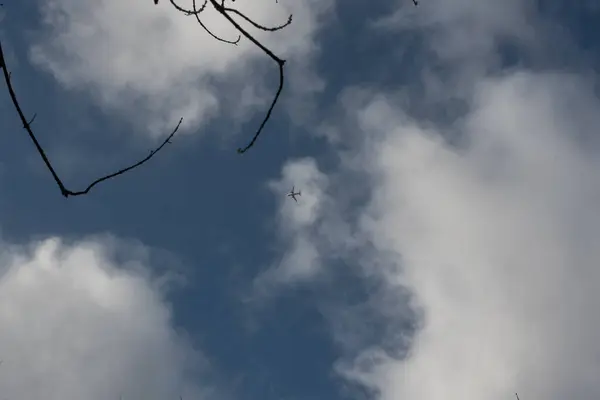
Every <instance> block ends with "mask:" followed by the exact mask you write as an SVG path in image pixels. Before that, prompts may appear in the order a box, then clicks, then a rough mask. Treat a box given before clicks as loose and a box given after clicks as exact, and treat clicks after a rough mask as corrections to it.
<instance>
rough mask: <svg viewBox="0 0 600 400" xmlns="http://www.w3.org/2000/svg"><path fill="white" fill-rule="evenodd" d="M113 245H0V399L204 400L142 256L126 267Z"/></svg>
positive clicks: (196, 372) (197, 365)
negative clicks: (194, 399) (172, 399)
mask: <svg viewBox="0 0 600 400" xmlns="http://www.w3.org/2000/svg"><path fill="white" fill-rule="evenodd" d="M119 246H120V245H119V244H118V242H117V241H115V240H112V241H111V240H108V241H107V240H87V241H80V242H76V243H70V244H69V243H65V242H63V241H61V240H59V239H57V238H50V239H46V240H43V241H40V242H36V243H33V244H32V245H30V246H29V247H28V248H23V247H16V246H10V245H7V244H6V243H3V244H2V247H3V248H2V250H1V251H0V255H1V257H0V259H1V266H0V325H1V326H2V329H1V330H0V359H1V360H2V361H3V363H2V365H0V386H1V387H2V395H3V397H5V398H11V399H17V398H30V399H36V398H46V399H77V398H82V399H83V398H85V399H91V400H93V399H98V400H100V399H111V398H112V399H118V398H119V396H120V395H122V396H123V398H124V399H127V398H144V399H157V400H158V399H161V400H162V399H167V398H179V397H178V396H179V395H182V396H183V398H205V396H206V398H208V394H209V393H208V392H209V391H211V390H212V389H211V388H210V387H209V386H208V385H206V386H203V385H204V384H203V383H202V382H201V381H199V380H198V377H202V376H203V375H202V374H203V373H204V372H206V371H205V369H206V367H207V365H206V361H205V360H204V359H203V358H202V356H201V354H200V353H198V352H197V351H196V350H194V349H193V348H192V346H191V345H190V343H189V342H187V341H186V340H185V337H183V336H182V335H181V334H180V333H178V332H176V331H175V329H174V328H173V326H172V320H171V311H170V309H169V307H168V305H167V304H166V303H165V301H164V299H163V295H162V292H161V287H162V286H161V284H160V282H157V281H156V280H154V279H152V278H151V275H150V274H149V273H148V270H147V267H146V266H144V265H143V264H141V263H142V262H144V260H143V259H142V260H141V261H140V259H139V258H138V256H139V255H140V254H143V253H144V251H142V252H141V253H140V249H139V248H138V249H137V250H135V249H134V250H135V253H134V254H133V256H134V258H132V259H128V257H129V256H131V255H132V253H131V251H130V250H131V249H128V250H127V251H126V252H125V253H123V252H124V249H123V248H121V249H119ZM142 250H143V249H142ZM121 253H123V254H121ZM118 259H122V260H121V261H118ZM144 271H145V272H144ZM202 379H204V378H202ZM213 397H214V393H213V394H212V396H211V398H213Z"/></svg>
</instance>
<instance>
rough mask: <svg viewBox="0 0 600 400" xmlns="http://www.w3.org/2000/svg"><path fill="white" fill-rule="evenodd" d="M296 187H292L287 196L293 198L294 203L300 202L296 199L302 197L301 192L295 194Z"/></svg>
mask: <svg viewBox="0 0 600 400" xmlns="http://www.w3.org/2000/svg"><path fill="white" fill-rule="evenodd" d="M294 188H295V187H294V186H292V190H291V191H290V192H289V193H288V194H287V195H288V197H291V198H292V199H294V201H295V202H296V203H297V202H298V200H297V199H296V196H302V193H301V192H300V191H297V192H296V193H294Z"/></svg>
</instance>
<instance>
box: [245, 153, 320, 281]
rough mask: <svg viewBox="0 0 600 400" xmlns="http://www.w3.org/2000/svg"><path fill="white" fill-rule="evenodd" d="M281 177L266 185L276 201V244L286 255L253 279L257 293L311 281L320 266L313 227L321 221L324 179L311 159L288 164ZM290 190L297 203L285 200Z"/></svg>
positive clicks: (288, 199)
mask: <svg viewBox="0 0 600 400" xmlns="http://www.w3.org/2000/svg"><path fill="white" fill-rule="evenodd" d="M282 175H283V177H282V179H280V180H278V181H273V182H270V183H269V188H270V189H271V190H272V191H273V193H274V194H275V195H276V196H277V197H278V201H279V204H280V211H279V215H278V217H277V224H278V231H279V232H281V237H280V240H281V241H282V242H283V243H284V244H285V246H286V248H288V249H289V251H288V252H287V253H286V254H285V255H284V257H283V259H282V260H281V261H280V262H279V263H277V265H276V266H275V267H274V268H271V269H268V270H267V271H266V272H265V273H264V274H262V275H260V276H259V277H258V278H257V280H256V284H257V285H258V286H257V287H258V288H259V290H264V289H265V285H266V286H269V287H271V286H270V285H273V284H279V283H284V282H285V283H292V282H302V281H305V280H307V279H310V278H313V277H314V274H315V273H316V272H317V271H318V269H319V265H320V256H319V254H318V250H317V247H318V245H319V244H318V243H316V242H315V241H314V232H313V230H314V228H313V225H315V224H316V223H317V222H318V221H319V220H320V219H321V218H322V217H323V213H324V208H325V207H326V202H327V198H326V197H325V196H324V192H325V190H326V189H327V186H328V184H329V182H328V179H327V177H326V176H325V175H324V174H323V173H322V172H321V171H319V169H318V167H317V164H316V162H315V161H314V160H313V159H312V158H305V159H300V160H295V161H292V162H289V163H288V164H286V165H285V166H284V168H283V173H282ZM292 187H294V190H295V191H296V192H298V191H299V192H300V193H301V195H300V196H298V197H297V199H298V202H297V203H296V202H294V201H293V199H291V198H290V197H287V193H288V192H289V191H290V189H291V188H292Z"/></svg>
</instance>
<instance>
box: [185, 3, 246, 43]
mask: <svg viewBox="0 0 600 400" xmlns="http://www.w3.org/2000/svg"><path fill="white" fill-rule="evenodd" d="M207 1H208V0H204V4H202V7H201V9H200V10H198V11H197V10H196V0H193V1H192V7H193V8H194V16H195V17H196V21H198V24H200V26H201V27H202V28H203V29H204V30H205V31H206V32H207V33H208V34H209V35H210V36H212V37H213V38H215V39H217V40H218V41H219V42H223V43H228V44H233V45H236V46H237V44H238V43H239V42H240V39H241V38H242V36H241V35H238V37H237V39H235V40H227V39H223V38H221V37H219V36H217V35H215V34H214V33H212V32H211V31H210V29H208V28H207V27H206V25H204V23H203V22H202V20H201V19H200V15H199V14H200V13H201V12H202V10H204V7H206V3H207ZM196 11H197V12H196Z"/></svg>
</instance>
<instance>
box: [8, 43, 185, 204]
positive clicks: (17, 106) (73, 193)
mask: <svg viewBox="0 0 600 400" xmlns="http://www.w3.org/2000/svg"><path fill="white" fill-rule="evenodd" d="M0 69H2V73H3V75H4V81H5V82H6V87H7V88H8V93H9V95H10V99H11V100H12V103H13V105H14V107H15V110H16V111H17V114H19V118H20V119H21V122H22V123H23V128H24V129H25V130H26V131H27V134H28V135H29V138H30V139H31V141H32V142H33V144H34V145H35V148H36V149H37V151H38V153H39V155H40V157H42V160H44V164H46V168H48V170H49V171H50V173H51V174H52V177H53V178H54V181H55V182H56V185H57V186H58V188H59V189H60V192H61V193H62V195H63V196H64V197H69V196H81V195H84V194H87V193H88V192H89V191H90V190H91V189H92V188H93V187H94V186H96V185H97V184H99V183H100V182H104V181H106V180H109V179H112V178H115V177H117V176H119V175H122V174H124V173H125V172H127V171H130V170H132V169H134V168H137V167H139V166H140V165H142V164H144V163H146V162H147V161H149V160H150V159H151V158H152V157H154V155H155V154H156V153H158V152H159V151H160V150H161V149H162V148H163V147H164V146H165V145H166V144H167V143H170V140H171V138H172V137H173V136H174V135H175V133H176V132H177V130H178V129H179V126H180V125H181V122H182V121H183V118H182V119H180V120H179V123H178V124H177V126H176V127H175V129H173V131H172V132H171V134H170V135H169V136H167V138H166V139H165V140H164V141H163V142H162V143H161V145H160V146H158V147H157V148H156V149H154V150H152V151H151V152H150V154H149V155H148V156H146V157H144V158H143V159H142V160H140V161H138V162H136V163H135V164H132V165H130V166H128V167H126V168H123V169H120V170H118V171H117V172H114V173H111V174H108V175H105V176H102V177H100V178H98V179H96V180H95V181H93V182H92V183H90V184H89V185H88V186H87V188H85V189H84V190H80V191H72V190H69V189H67V188H66V186H65V185H64V184H63V182H62V180H61V179H60V177H59V176H58V174H57V173H56V170H55V169H54V167H53V166H52V163H51V162H50V160H49V159H48V156H47V155H46V152H45V151H44V149H43V148H42V146H41V144H40V143H39V141H38V139H37V137H36V136H35V134H34V133H33V130H32V129H31V123H32V122H33V121H34V119H35V117H36V114H34V115H33V118H31V120H29V121H27V118H26V117H25V114H24V113H23V110H22V108H21V105H20V104H19V100H18V99H17V95H16V94H15V90H14V88H13V86H12V83H11V81H10V75H11V74H10V72H9V71H8V67H7V66H6V59H5V57H4V52H3V50H2V41H1V40H0Z"/></svg>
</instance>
